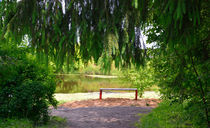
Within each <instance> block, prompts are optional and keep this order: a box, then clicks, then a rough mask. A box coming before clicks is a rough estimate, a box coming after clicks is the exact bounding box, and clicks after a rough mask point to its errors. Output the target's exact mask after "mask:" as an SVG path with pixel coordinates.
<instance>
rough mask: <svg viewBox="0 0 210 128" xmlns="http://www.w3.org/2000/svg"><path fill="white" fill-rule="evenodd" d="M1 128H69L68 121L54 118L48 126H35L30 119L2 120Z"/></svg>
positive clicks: (0, 120) (0, 122)
mask: <svg viewBox="0 0 210 128" xmlns="http://www.w3.org/2000/svg"><path fill="white" fill-rule="evenodd" d="M0 128H67V125H66V119H64V118H61V117H57V116H52V117H51V118H50V121H49V122H48V123H47V124H46V125H39V126H34V125H33V123H32V122H31V121H29V120H28V119H0Z"/></svg>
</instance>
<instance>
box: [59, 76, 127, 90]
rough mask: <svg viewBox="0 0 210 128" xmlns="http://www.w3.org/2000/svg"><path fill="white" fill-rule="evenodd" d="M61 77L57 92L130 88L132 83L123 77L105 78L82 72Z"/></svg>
mask: <svg viewBox="0 0 210 128" xmlns="http://www.w3.org/2000/svg"><path fill="white" fill-rule="evenodd" d="M58 77H59V78H61V80H60V83H59V84H58V85H57V87H56V93H77V92H97V91H99V89H100V88H129V87H131V84H129V83H128V82H126V81H124V80H122V79H121V78H117V77H114V78H105V77H103V76H102V77H101V76H98V77H97V76H96V77H95V76H88V75H81V74H66V75H58Z"/></svg>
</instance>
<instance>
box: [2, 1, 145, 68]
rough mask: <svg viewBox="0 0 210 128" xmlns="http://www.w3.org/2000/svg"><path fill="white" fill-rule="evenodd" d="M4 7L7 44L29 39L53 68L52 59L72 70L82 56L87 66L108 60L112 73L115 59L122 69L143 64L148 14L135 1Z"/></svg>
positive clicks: (7, 3) (6, 4) (34, 3)
mask: <svg viewBox="0 0 210 128" xmlns="http://www.w3.org/2000/svg"><path fill="white" fill-rule="evenodd" d="M0 4H1V21H0V22H1V27H2V29H1V39H4V40H7V39H10V40H11V39H12V40H14V42H17V43H18V42H20V41H21V40H22V39H23V37H24V36H25V35H27V36H28V37H29V38H30V39H31V41H30V42H29V43H30V45H31V46H32V47H33V49H34V50H35V51H36V54H37V56H38V58H39V59H40V60H45V61H46V63H47V64H48V62H49V59H48V58H51V59H52V60H53V61H54V62H56V65H57V67H60V66H62V65H63V64H64V63H66V64H67V65H69V63H70V61H73V60H77V55H76V51H79V55H80V56H81V58H82V60H83V61H84V62H87V61H88V60H90V59H92V58H93V59H94V60H95V61H97V60H98V59H99V57H100V56H104V58H105V59H104V62H105V63H104V66H105V67H107V68H109V67H110V66H109V65H110V63H111V62H112V61H111V60H110V59H113V60H115V61H116V63H115V64H116V66H119V65H123V66H125V65H126V66H128V65H130V63H131V62H136V64H137V65H139V64H141V63H143V60H144V59H143V58H144V57H145V52H144V50H143V49H142V47H143V46H142V44H141V41H140V39H139V33H140V32H139V31H141V29H140V28H142V24H140V23H141V22H142V21H143V20H140V19H143V18H142V17H143V16H142V14H143V13H142V14H141V11H139V8H138V7H137V5H136V4H137V2H135V1H132V0H126V1H124V0H105V1H102V0H65V1H59V0H45V1H42V0H21V1H19V2H17V1H15V0H13V1H6V0H5V1H4V0H3V1H2V2H1V3H0ZM144 12H145V10H144ZM145 14H146V13H145ZM145 14H144V15H145ZM7 37H9V38H7ZM110 38H112V39H115V41H114V42H113V41H109V39H110ZM102 54H103V55H102Z"/></svg>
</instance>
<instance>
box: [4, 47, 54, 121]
mask: <svg viewBox="0 0 210 128" xmlns="http://www.w3.org/2000/svg"><path fill="white" fill-rule="evenodd" d="M12 52H14V53H12ZM21 52H24V50H21ZM0 78H1V79H0V117H3V118H11V117H18V118H29V119H30V120H33V121H34V122H35V123H37V122H40V121H41V122H46V121H47V120H48V119H49V115H48V107H49V105H53V106H56V104H57V101H56V100H55V99H54V97H53V93H54V91H55V85H56V83H55V78H54V77H53V76H52V74H50V71H48V70H47V69H46V68H45V67H43V66H40V64H38V63H36V62H35V61H34V60H33V59H28V57H27V56H26V55H24V54H21V53H19V54H18V51H17V50H15V49H13V51H10V52H8V51H5V50H2V49H1V50H0Z"/></svg>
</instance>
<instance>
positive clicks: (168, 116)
mask: <svg viewBox="0 0 210 128" xmlns="http://www.w3.org/2000/svg"><path fill="white" fill-rule="evenodd" d="M193 108H197V107H196V106H190V109H193ZM201 115H204V113H202V112H201V111H200V110H199V108H197V110H193V111H188V110H187V109H186V103H183V104H178V103H173V104H172V103H171V102H169V101H164V102H162V103H160V104H159V107H157V108H155V109H153V110H152V112H151V113H149V114H146V115H140V116H142V117H141V118H140V121H139V122H138V123H137V124H136V126H137V127H138V128H207V125H206V124H205V120H202V118H201V117H202V116H201Z"/></svg>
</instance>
